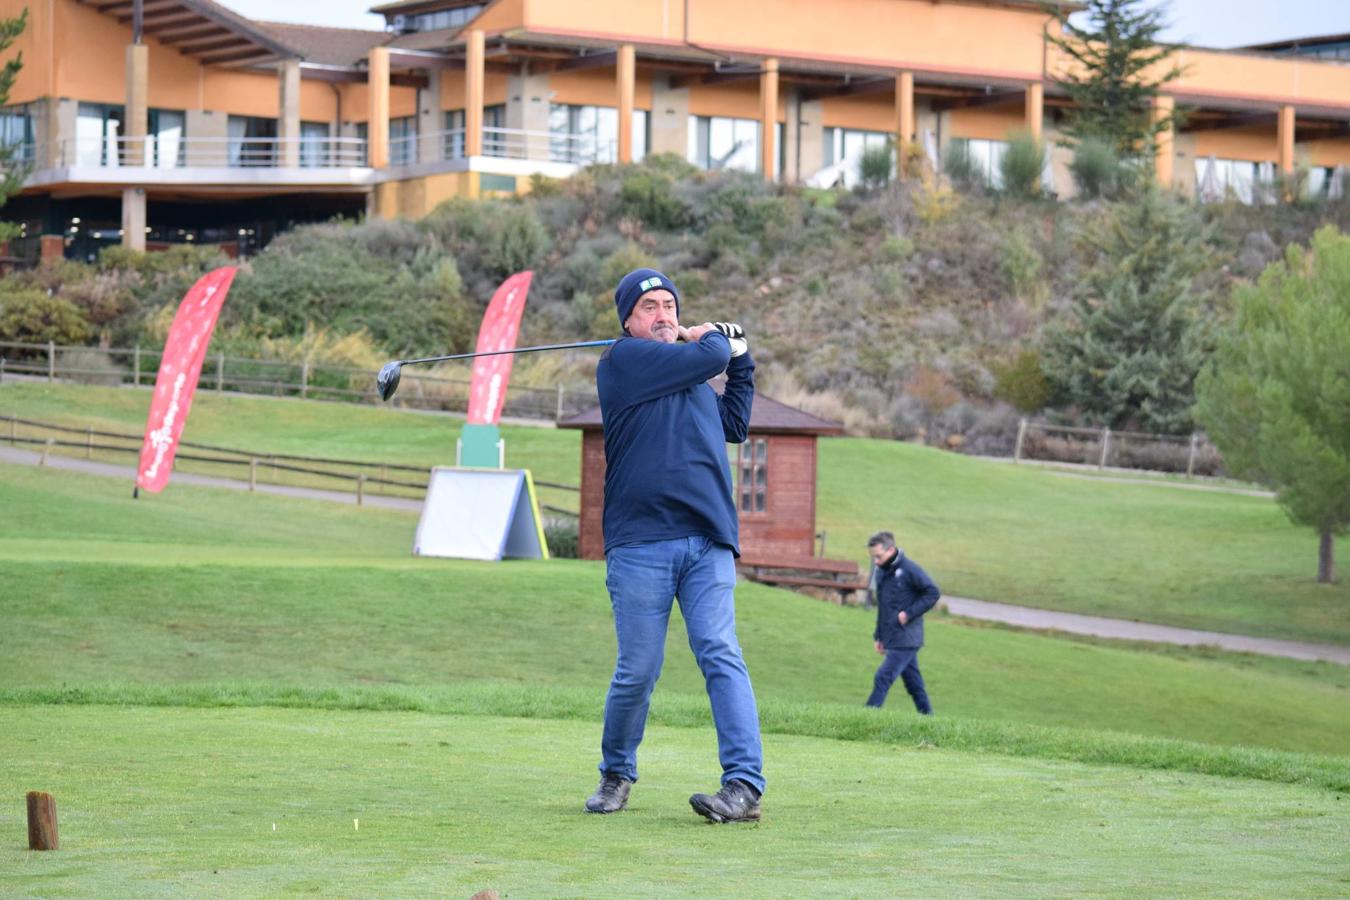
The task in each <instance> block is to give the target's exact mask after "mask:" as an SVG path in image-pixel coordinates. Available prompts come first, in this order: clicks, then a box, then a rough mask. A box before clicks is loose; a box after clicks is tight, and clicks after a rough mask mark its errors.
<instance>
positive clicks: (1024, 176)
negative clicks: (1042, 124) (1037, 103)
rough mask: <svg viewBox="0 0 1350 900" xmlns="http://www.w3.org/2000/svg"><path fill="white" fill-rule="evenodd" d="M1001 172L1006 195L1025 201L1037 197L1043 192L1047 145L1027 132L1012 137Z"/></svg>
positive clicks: (1000, 168)
mask: <svg viewBox="0 0 1350 900" xmlns="http://www.w3.org/2000/svg"><path fill="white" fill-rule="evenodd" d="M999 171H1000V173H1001V174H1002V175H1003V192H1004V193H1005V194H1007V195H1009V196H1011V197H1020V198H1023V199H1029V198H1031V197H1035V196H1037V195H1038V194H1040V192H1041V173H1042V172H1044V171H1045V145H1044V144H1042V143H1041V142H1040V141H1038V140H1037V139H1036V138H1034V137H1033V136H1032V135H1030V134H1028V133H1026V132H1018V133H1017V134H1014V135H1012V137H1011V139H1010V140H1009V141H1008V149H1007V151H1005V152H1004V154H1003V158H1002V159H1001V160H999Z"/></svg>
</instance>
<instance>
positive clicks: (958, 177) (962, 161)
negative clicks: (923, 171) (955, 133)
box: [942, 141, 989, 190]
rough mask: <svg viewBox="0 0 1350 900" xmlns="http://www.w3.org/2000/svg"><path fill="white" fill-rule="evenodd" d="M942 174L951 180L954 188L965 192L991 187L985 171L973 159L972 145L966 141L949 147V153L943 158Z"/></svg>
mask: <svg viewBox="0 0 1350 900" xmlns="http://www.w3.org/2000/svg"><path fill="white" fill-rule="evenodd" d="M942 173H943V174H944V175H946V176H947V178H948V179H950V180H951V183H952V186H953V187H956V188H961V189H963V190H970V189H972V188H975V189H978V188H986V187H988V186H989V185H988V182H987V180H986V179H985V174H984V171H983V170H982V169H980V168H979V167H978V166H976V165H975V160H973V159H972V158H971V156H970V145H969V144H968V143H966V142H965V141H952V142H951V143H950V144H948V145H947V152H946V153H945V154H944V155H943V157H942Z"/></svg>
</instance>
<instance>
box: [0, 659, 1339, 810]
mask: <svg viewBox="0 0 1350 900" xmlns="http://www.w3.org/2000/svg"><path fill="white" fill-rule="evenodd" d="M602 700H603V698H602V696H601V695H600V694H599V693H597V692H595V691H591V690H579V689H567V688H556V687H534V686H526V685H517V684H500V683H475V684H471V685H470V684H466V685H459V686H454V687H437V688H424V687H416V688H414V687H394V686H379V687H376V686H361V687H333V688H316V687H298V686H278V685H263V684H249V683H237V684H196V685H177V686H161V685H138V684H102V685H97V686H72V685H63V686H61V687H52V688H5V689H0V705H8V706H32V705H83V706H150V707H187V708H212V707H222V708H224V707H279V708H288V709H316V710H318V709H324V710H351V711H356V710H373V711H383V712H389V711H405V712H421V713H434V714H442V715H480V716H500V717H506V718H526V719H559V720H593V721H595V722H596V723H597V728H598V723H599V721H600V711H601V705H602ZM760 716H761V723H762V727H763V729H764V731H765V733H768V734H785V735H798V736H804V737H819V738H828V739H833V740H842V741H861V742H869V743H876V744H904V745H909V746H931V747H941V748H943V749H947V750H963V751H970V752H977V753H993V754H999V755H1003V756H1013V757H1027V758H1038V759H1054V760H1065V761H1072V762H1080V763H1090V764H1096V765H1111V766H1126V767H1132V768H1140V769H1155V770H1169V771H1178V772H1190V773H1195V774H1201V775H1213V776H1220V777H1225V778H1246V779H1252V780H1259V781H1269V782H1277V783H1284V784H1299V785H1307V786H1312V787H1318V788H1323V789H1326V790H1330V791H1335V792H1339V793H1350V757H1338V756H1318V755H1314V754H1306V753H1288V752H1281V751H1275V750H1264V749H1255V748H1244V747H1214V746H1209V745H1206V744H1199V743H1193V742H1189V741H1179V740H1169V739H1164V738H1149V737H1140V736H1134V735H1125V734H1118V733H1113V732H1105V731H1086V730H1076V729H1071V728H1057V727H1049V726H1034V725H1016V724H1007V723H992V722H978V721H972V720H962V719H953V718H918V717H914V716H909V715H904V716H896V715H891V714H887V713H878V712H876V711H873V710H867V709H858V708H855V707H848V706H841V705H830V704H820V703H784V702H774V701H769V702H766V703H764V704H763V705H762V706H761V709H760ZM651 721H652V722H653V723H655V724H660V725H668V726H673V727H689V728H695V727H706V726H708V725H710V724H711V717H710V714H709V711H708V706H707V700H706V698H703V697H698V696H691V695H687V694H664V695H663V694H660V693H658V694H657V696H656V697H655V698H654V699H653V704H652V711H651Z"/></svg>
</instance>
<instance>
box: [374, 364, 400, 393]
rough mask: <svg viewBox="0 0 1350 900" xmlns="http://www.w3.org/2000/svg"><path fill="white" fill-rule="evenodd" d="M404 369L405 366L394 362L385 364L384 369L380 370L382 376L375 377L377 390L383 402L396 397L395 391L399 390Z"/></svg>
mask: <svg viewBox="0 0 1350 900" xmlns="http://www.w3.org/2000/svg"><path fill="white" fill-rule="evenodd" d="M402 369H403V364H402V363H401V362H399V361H398V360H394V361H393V362H391V363H385V365H384V368H382V369H380V374H378V375H376V376H375V390H376V391H378V392H379V394H380V399H381V400H386V401H387V400H388V399H389V398H390V397H392V396H394V391H397V390H398V379H399V375H400V373H401V372H402Z"/></svg>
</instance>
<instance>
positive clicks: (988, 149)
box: [948, 138, 1055, 191]
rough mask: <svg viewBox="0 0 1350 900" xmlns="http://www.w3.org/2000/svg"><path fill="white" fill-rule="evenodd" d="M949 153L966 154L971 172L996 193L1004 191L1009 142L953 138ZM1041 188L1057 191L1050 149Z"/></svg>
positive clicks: (1046, 157) (1047, 149) (1047, 151)
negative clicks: (1004, 174) (1005, 164)
mask: <svg viewBox="0 0 1350 900" xmlns="http://www.w3.org/2000/svg"><path fill="white" fill-rule="evenodd" d="M948 152H950V153H953V154H964V155H965V158H966V159H968V160H969V161H970V168H971V171H972V172H973V173H974V174H975V175H976V176H977V177H978V178H979V179H980V180H981V181H982V182H984V183H985V184H987V185H989V186H990V187H991V188H993V189H994V190H996V191H1001V190H1003V156H1004V154H1006V153H1007V152H1008V142H1007V141H986V140H981V139H979V138H952V146H951V150H950V151H948ZM1041 187H1042V188H1044V189H1045V190H1047V191H1053V190H1054V189H1055V178H1054V168H1053V166H1052V165H1051V160H1050V150H1049V148H1048V147H1047V148H1046V151H1045V167H1044V168H1042V169H1041Z"/></svg>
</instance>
